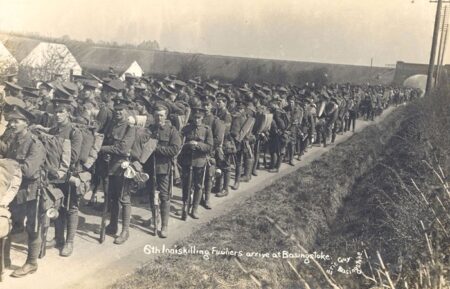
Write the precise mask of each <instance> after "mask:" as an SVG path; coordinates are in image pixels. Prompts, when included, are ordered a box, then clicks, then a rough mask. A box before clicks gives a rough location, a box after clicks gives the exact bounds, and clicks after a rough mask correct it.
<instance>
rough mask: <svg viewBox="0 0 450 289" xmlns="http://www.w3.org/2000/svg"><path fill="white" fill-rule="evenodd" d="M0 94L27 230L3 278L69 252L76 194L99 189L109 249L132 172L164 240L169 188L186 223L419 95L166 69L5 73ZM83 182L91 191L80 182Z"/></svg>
mask: <svg viewBox="0 0 450 289" xmlns="http://www.w3.org/2000/svg"><path fill="white" fill-rule="evenodd" d="M14 78H15V79H14ZM5 92H6V95H5V96H6V97H4V98H3V102H2V113H3V116H4V118H5V120H6V121H7V127H6V130H5V132H4V134H3V135H2V136H1V137H0V155H1V157H3V158H11V159H14V160H16V161H17V162H19V164H20V165H21V168H22V172H23V179H22V186H21V189H20V190H19V193H18V194H17V196H16V198H15V200H14V201H13V202H12V203H11V205H10V210H11V211H12V216H13V217H12V221H13V228H12V231H11V235H13V234H16V233H18V232H21V231H23V230H25V229H26V232H27V234H28V258H27V260H26V262H25V264H24V265H23V266H22V267H20V268H19V269H17V270H15V271H14V272H13V273H12V276H14V277H23V276H26V275H28V274H31V273H34V272H36V270H37V259H38V256H41V257H43V255H45V248H46V247H56V248H58V249H59V250H60V255H61V256H64V257H68V256H70V255H71V254H72V253H73V251H74V237H75V234H76V230H77V227H78V219H79V217H78V211H79V206H80V204H81V202H80V201H81V200H82V199H83V196H84V194H85V193H86V192H87V191H89V192H90V191H92V195H91V198H90V203H95V202H96V200H97V199H99V198H97V196H98V195H99V194H98V192H99V191H100V190H101V188H103V191H104V198H103V199H104V200H103V215H102V222H101V223H102V226H101V229H100V232H99V233H100V234H101V235H102V232H103V239H104V234H106V235H112V236H115V238H114V243H115V244H118V245H119V244H123V243H125V242H126V241H127V239H128V238H129V237H130V230H129V228H130V219H131V211H132V205H131V197H132V194H133V192H135V191H136V182H137V179H139V180H140V191H143V192H144V194H146V196H147V197H148V199H149V201H150V208H149V209H150V211H151V212H152V217H151V219H150V222H149V224H150V225H149V226H151V227H152V228H153V230H154V232H155V233H158V234H159V236H160V237H161V238H166V237H167V236H168V230H169V229H168V225H169V216H170V211H171V208H172V207H171V200H172V196H173V187H174V185H176V184H180V187H181V190H182V206H181V208H176V206H174V208H175V210H174V213H175V215H180V216H181V219H182V220H187V218H188V216H190V217H192V218H194V219H198V218H199V207H200V205H201V206H203V207H204V208H206V209H211V201H210V200H211V195H212V194H213V193H214V194H215V196H216V197H225V196H227V195H229V194H230V192H231V190H230V189H232V190H238V189H239V185H240V183H241V182H249V181H250V180H251V178H252V176H257V175H258V170H261V169H264V170H268V171H269V172H278V171H279V170H280V167H281V165H282V163H283V162H286V163H288V164H289V165H291V166H294V165H295V163H294V159H297V160H300V159H301V156H302V155H303V154H304V153H305V152H306V151H307V149H308V148H310V147H311V146H313V145H317V146H320V145H322V144H323V146H326V145H327V144H328V143H329V142H331V143H333V142H334V141H335V138H336V135H337V134H342V133H344V132H346V131H350V130H352V131H355V123H356V120H357V119H358V118H359V117H360V116H363V117H365V118H366V119H371V120H373V118H374V116H375V115H376V114H377V113H380V111H382V110H383V109H385V108H387V107H388V106H389V105H390V104H395V105H398V104H399V103H400V102H402V101H405V100H410V99H412V98H414V97H417V96H418V95H419V92H418V91H417V90H413V89H406V88H391V87H382V86H361V85H350V84H343V85H326V86H321V87H318V86H316V85H314V84H313V83H312V84H305V85H303V86H295V85H290V84H286V85H282V84H270V83H266V82H263V83H255V84H254V85H253V86H250V85H249V84H248V83H244V84H243V85H242V86H240V87H237V86H233V85H231V84H228V83H221V82H218V81H214V80H210V81H203V80H202V79H201V78H200V77H197V78H194V79H190V80H188V81H187V82H183V81H181V80H179V79H177V78H176V77H175V76H173V75H171V76H167V77H165V78H164V79H160V80H157V79H155V78H152V77H146V76H143V77H135V76H132V75H126V76H125V79H124V80H121V79H119V77H118V76H117V75H116V74H115V73H113V72H111V73H110V74H109V75H108V77H106V78H103V79H100V78H98V77H96V76H93V75H91V76H90V77H86V76H73V77H71V79H70V81H64V80H63V79H62V78H61V76H57V77H56V78H55V80H53V81H41V82H39V83H37V85H35V86H20V85H19V84H18V82H17V78H16V77H15V76H14V75H10V76H9V79H8V81H6V82H5ZM92 136H94V137H92ZM97 136H101V138H96V137H97ZM98 139H101V142H100V144H98V143H97V140H98ZM58 140H61V141H60V142H58ZM65 144H66V145H67V144H68V146H67V147H65V146H64V145H65ZM52 145H53V146H52ZM65 148H66V149H67V150H68V153H66V155H65V157H64V149H65ZM52 160H53V162H52ZM54 160H56V162H55V161H54ZM232 178H234V184H233V185H231V179H232ZM89 180H90V184H91V187H92V188H91V189H89V188H86V187H85V186H83V184H86V182H87V183H88V184H89ZM50 188H51V189H50ZM49 192H50V193H49ZM57 192H59V193H60V196H61V197H60V199H61V202H60V204H59V205H56V201H55V204H54V205H53V206H52V208H56V210H55V211H56V213H54V215H55V216H53V218H52V219H53V223H54V227H55V235H54V238H53V239H52V241H49V242H47V244H44V245H42V244H41V243H42V242H44V243H45V242H46V239H43V238H46V236H45V234H42V232H46V230H45V229H44V228H45V225H44V221H43V220H44V219H43V218H42V217H41V216H43V215H44V216H45V215H48V212H49V210H48V211H43V207H44V206H42V205H41V204H40V203H41V202H43V200H46V201H47V202H48V201H49V200H56V199H58V198H57V197H56V196H57V195H58V193H57ZM49 196H50V197H49ZM108 212H109V213H110V218H109V219H110V220H109V224H108V225H106V217H107V213H108ZM120 212H121V215H119V214H120ZM50 215H51V214H50ZM25 220H26V224H25ZM119 220H121V223H122V227H121V231H120V233H119V230H118V228H119ZM47 227H48V224H47ZM118 233H119V234H118ZM8 240H9V244H10V238H8ZM101 241H102V238H101ZM7 244H8V242H7ZM9 256H10V255H9V246H7V248H6V251H5V253H4V254H3V256H2V258H4V259H5V264H6V266H7V267H8V266H10V265H11V260H10V257H9Z"/></svg>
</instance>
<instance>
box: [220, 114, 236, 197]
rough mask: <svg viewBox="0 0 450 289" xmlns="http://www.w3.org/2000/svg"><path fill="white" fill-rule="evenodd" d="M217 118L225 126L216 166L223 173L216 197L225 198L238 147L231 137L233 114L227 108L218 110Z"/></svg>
mask: <svg viewBox="0 0 450 289" xmlns="http://www.w3.org/2000/svg"><path fill="white" fill-rule="evenodd" d="M216 116H217V117H218V118H219V119H220V120H221V121H222V124H223V142H222V145H221V148H218V149H217V150H216V164H217V167H219V168H220V170H221V171H222V173H221V174H220V176H219V177H218V179H216V188H217V189H216V191H217V195H216V196H218V197H224V196H226V195H228V192H229V191H228V187H229V185H230V179H231V161H232V158H233V156H234V155H235V154H236V146H235V144H234V140H233V139H232V137H231V135H230V127H231V114H230V113H229V112H228V110H227V109H226V108H223V109H218V110H217V112H216Z"/></svg>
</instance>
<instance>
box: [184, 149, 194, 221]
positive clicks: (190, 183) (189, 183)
mask: <svg viewBox="0 0 450 289" xmlns="http://www.w3.org/2000/svg"><path fill="white" fill-rule="evenodd" d="M192 159H193V153H192V151H191V161H190V162H189V176H188V184H187V186H186V187H187V190H188V199H187V214H189V213H190V211H191V202H192V194H191V193H192V192H191V187H192V170H193V167H192ZM186 218H187V216H186V215H185V214H183V216H182V219H183V220H184V221H185V220H186Z"/></svg>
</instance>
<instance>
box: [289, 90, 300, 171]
mask: <svg viewBox="0 0 450 289" xmlns="http://www.w3.org/2000/svg"><path fill="white" fill-rule="evenodd" d="M285 111H286V113H287V117H288V123H289V124H288V128H287V130H288V132H289V138H288V143H287V158H288V163H289V165H291V166H293V165H294V155H295V152H296V148H297V141H298V137H297V136H298V134H299V129H300V125H301V122H302V119H303V110H302V109H301V107H299V106H298V105H297V103H296V101H295V97H294V96H293V95H291V96H289V97H288V105H287V106H286V107H285Z"/></svg>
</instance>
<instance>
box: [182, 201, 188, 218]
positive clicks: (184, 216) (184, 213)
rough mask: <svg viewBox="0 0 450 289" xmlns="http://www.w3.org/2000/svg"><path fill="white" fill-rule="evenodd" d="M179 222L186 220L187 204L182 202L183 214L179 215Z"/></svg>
mask: <svg viewBox="0 0 450 289" xmlns="http://www.w3.org/2000/svg"><path fill="white" fill-rule="evenodd" d="M181 220H183V221H186V220H187V202H183V212H182V213H181Z"/></svg>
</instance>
